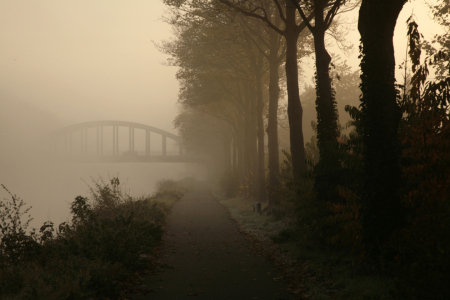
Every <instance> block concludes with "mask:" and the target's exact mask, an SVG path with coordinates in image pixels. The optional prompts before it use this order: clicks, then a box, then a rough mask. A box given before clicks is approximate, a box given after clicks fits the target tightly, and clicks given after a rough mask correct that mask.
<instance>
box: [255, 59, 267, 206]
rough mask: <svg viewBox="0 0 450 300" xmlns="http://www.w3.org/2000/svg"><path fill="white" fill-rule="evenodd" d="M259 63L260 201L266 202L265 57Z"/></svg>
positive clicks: (257, 111) (256, 75)
mask: <svg viewBox="0 0 450 300" xmlns="http://www.w3.org/2000/svg"><path fill="white" fill-rule="evenodd" d="M257 60H258V62H257V64H256V68H255V72H256V73H255V80H256V82H255V84H256V119H257V134H258V199H259V201H261V202H265V201H266V199H267V196H266V168H265V161H264V157H265V155H264V116H263V110H264V101H263V91H262V89H263V88H262V66H263V62H262V60H263V57H262V56H261V55H259V56H258V59H257Z"/></svg>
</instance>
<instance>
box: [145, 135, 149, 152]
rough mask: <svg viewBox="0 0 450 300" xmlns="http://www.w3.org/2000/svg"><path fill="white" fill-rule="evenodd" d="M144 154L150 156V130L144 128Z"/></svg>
mask: <svg viewBox="0 0 450 300" xmlns="http://www.w3.org/2000/svg"><path fill="white" fill-rule="evenodd" d="M145 156H150V130H145Z"/></svg>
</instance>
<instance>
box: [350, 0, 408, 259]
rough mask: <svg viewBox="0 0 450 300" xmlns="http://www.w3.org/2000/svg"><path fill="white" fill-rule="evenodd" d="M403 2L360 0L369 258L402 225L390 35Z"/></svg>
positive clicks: (365, 217)
mask: <svg viewBox="0 0 450 300" xmlns="http://www.w3.org/2000/svg"><path fill="white" fill-rule="evenodd" d="M405 2H406V0H363V1H362V4H361V8H360V11H359V22H358V29H359V32H360V34H361V44H362V50H361V51H362V53H361V54H362V60H361V71H362V75H361V91H362V98H361V102H362V103H361V108H362V121H363V123H362V124H363V132H364V136H363V142H364V152H363V153H364V158H363V163H364V164H363V166H364V172H365V175H364V178H363V193H362V208H361V213H362V216H361V218H362V226H363V242H364V244H365V245H366V249H367V251H368V255H369V257H371V258H372V259H374V260H375V259H378V258H379V256H380V255H381V254H382V248H383V245H386V242H387V241H388V240H389V238H390V236H391V233H392V231H393V230H394V229H395V228H398V226H400V224H401V221H402V218H401V203H400V196H399V187H400V180H401V169H400V166H399V154H400V146H399V141H398V137H397V131H398V124H399V120H400V117H401V114H400V111H399V109H398V105H397V101H396V100H397V99H396V89H395V85H394V84H395V57H394V45H393V41H392V39H393V35H394V29H395V25H396V22H397V18H398V15H399V13H400V11H401V10H402V8H403V5H404V4H405Z"/></svg>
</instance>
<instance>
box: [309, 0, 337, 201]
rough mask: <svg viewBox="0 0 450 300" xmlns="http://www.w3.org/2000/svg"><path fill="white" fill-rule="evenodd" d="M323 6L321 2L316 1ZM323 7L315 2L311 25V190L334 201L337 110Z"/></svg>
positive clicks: (318, 196) (323, 199)
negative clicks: (315, 156)
mask: <svg viewBox="0 0 450 300" xmlns="http://www.w3.org/2000/svg"><path fill="white" fill-rule="evenodd" d="M317 2H319V4H321V5H323V4H322V2H321V1H316V3H317ZM323 10H324V8H323V7H321V6H320V5H316V10H315V26H314V31H313V35H314V51H315V56H316V111H317V141H318V145H317V146H318V148H319V153H320V160H319V163H318V164H317V166H316V167H315V182H314V186H315V190H316V193H317V198H318V199H319V200H322V201H333V202H335V201H336V199H334V198H337V197H339V195H338V194H337V193H336V188H335V187H336V185H337V184H338V183H339V175H338V172H337V171H338V169H339V157H338V146H339V145H338V141H337V139H338V137H339V129H338V113H337V109H336V100H335V99H334V93H333V90H332V87H331V79H330V74H329V69H330V63H331V56H330V55H329V54H328V51H327V49H326V47H325V31H326V30H327V28H326V24H325V22H324V20H323V18H324V16H323Z"/></svg>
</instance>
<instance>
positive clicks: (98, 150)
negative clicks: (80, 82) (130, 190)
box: [47, 120, 186, 161]
mask: <svg viewBox="0 0 450 300" xmlns="http://www.w3.org/2000/svg"><path fill="white" fill-rule="evenodd" d="M121 127H126V128H128V150H127V151H122V152H121V151H119V139H122V141H123V137H122V136H119V128H121ZM92 130H94V132H93V136H94V139H95V142H94V143H95V145H94V146H95V153H90V154H89V155H88V144H89V143H90V141H92ZM106 130H111V132H112V143H110V142H108V143H107V144H109V145H105V140H104V132H106ZM135 130H143V131H144V132H145V152H143V153H138V152H137V151H135ZM78 132H79V133H78ZM111 132H110V133H109V135H111ZM89 133H90V138H89V139H88V135H89ZM150 133H154V134H157V135H160V136H161V145H162V147H161V155H152V153H151V151H150ZM74 135H77V136H78V137H79V139H78V144H79V145H80V146H78V147H77V148H78V149H79V150H78V151H76V152H77V155H73V154H74V152H75V151H74V143H73V136H74ZM125 138H126V137H125ZM47 139H48V140H49V141H50V146H51V152H52V154H53V155H57V154H59V155H60V156H64V157H73V156H78V158H82V157H84V158H86V157H88V156H90V157H91V159H93V158H97V159H99V160H103V161H130V160H131V161H133V160H134V161H158V159H159V160H163V161H164V158H166V160H167V157H172V160H170V159H169V161H173V160H177V159H176V158H175V157H174V156H177V157H178V160H180V158H181V157H184V158H186V156H185V155H184V154H183V147H182V139H181V138H180V137H179V136H177V135H175V134H173V133H170V132H167V131H165V130H162V129H159V128H156V127H153V126H149V125H144V124H140V123H135V122H127V121H113V120H108V121H92V122H84V123H78V124H73V125H70V126H66V127H64V128H60V129H57V130H55V131H53V132H50V133H49V134H48V135H47ZM167 139H171V140H173V141H175V142H176V143H177V144H178V145H179V147H178V149H179V150H178V153H177V154H176V155H173V154H172V155H168V154H169V153H168V152H167ZM61 142H62V144H63V145H62V151H61V149H60V148H61V147H59V148H58V145H59V146H61V145H60V144H61ZM91 143H92V142H91ZM90 146H92V145H90ZM105 146H106V147H105ZM91 148H92V147H91ZM105 148H108V150H107V151H104V150H105ZM111 150H112V151H111ZM58 151H59V152H58ZM61 152H62V153H61ZM181 160H186V159H181Z"/></svg>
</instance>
